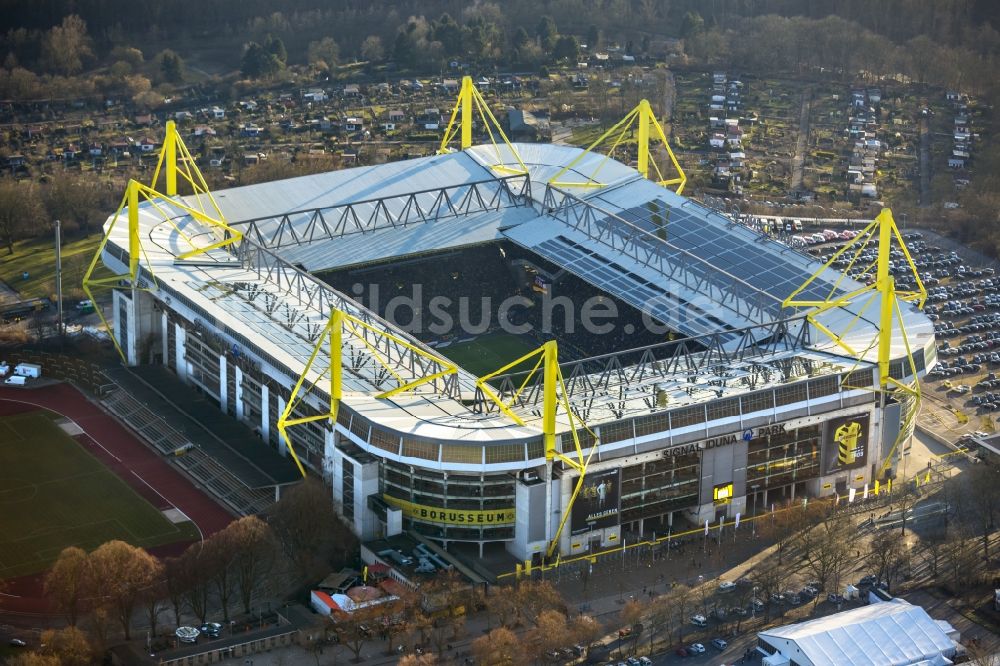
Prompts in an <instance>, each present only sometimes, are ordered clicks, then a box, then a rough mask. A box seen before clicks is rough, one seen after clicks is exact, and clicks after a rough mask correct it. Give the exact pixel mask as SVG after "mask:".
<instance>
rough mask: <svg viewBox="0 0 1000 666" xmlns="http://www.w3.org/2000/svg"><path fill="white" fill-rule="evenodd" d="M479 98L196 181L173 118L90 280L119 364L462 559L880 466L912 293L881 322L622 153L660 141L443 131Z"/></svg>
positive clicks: (876, 479)
mask: <svg viewBox="0 0 1000 666" xmlns="http://www.w3.org/2000/svg"><path fill="white" fill-rule="evenodd" d="M463 90H464V88H463ZM479 100H481V98H480V97H479V96H478V94H477V95H476V96H475V97H474V98H471V101H470V99H469V98H467V99H466V100H464V101H463V100H462V99H461V98H460V100H459V103H458V104H457V105H456V122H455V123H454V126H455V127H460V128H461V131H462V133H463V134H462V145H463V146H464V147H462V148H460V149H456V150H445V151H443V152H442V153H440V154H436V155H433V156H429V157H420V158H415V159H407V160H403V161H399V162H392V163H387V164H379V165H373V166H359V167H355V168H349V169H344V170H339V171H332V172H329V173H321V174H316V175H311V176H303V177H298V178H292V179H288V180H282V181H276V182H269V183H262V184H257V185H250V186H246V187H236V188H232V189H227V190H221V191H217V192H215V193H214V194H209V193H208V192H207V188H204V187H203V185H204V183H203V181H202V180H201V178H200V174H198V173H197V170H196V169H195V168H193V159H191V157H190V155H189V153H187V150H186V148H185V147H184V145H183V142H182V141H181V140H180V139H179V138H175V137H174V135H173V134H171V132H173V131H174V130H173V128H172V125H171V126H168V133H167V139H166V140H165V142H164V147H163V150H162V153H161V168H158V169H157V175H156V176H154V180H153V183H152V186H147V185H142V184H139V183H136V182H133V183H130V185H129V191H128V193H127V194H126V197H125V199H124V200H123V205H122V207H121V208H120V209H119V210H118V211H117V212H116V213H115V214H114V215H112V216H111V217H110V218H109V219H108V221H107V223H106V224H105V231H106V232H107V239H106V241H107V242H106V243H105V244H104V245H103V246H102V250H101V253H100V256H101V259H102V261H103V263H104V264H105V266H106V267H107V268H108V269H110V270H111V271H112V272H113V273H115V274H116V278H115V279H114V280H105V281H103V282H102V281H99V280H93V281H92V284H93V285H95V288H96V286H101V285H103V286H107V287H109V288H111V289H113V304H112V308H111V313H110V314H111V316H109V317H108V322H109V325H110V330H111V332H112V333H113V337H114V340H115V343H116V345H117V347H118V348H119V350H120V352H121V354H122V357H123V359H124V361H125V362H126V364H127V365H129V366H135V369H136V370H141V369H142V368H143V367H144V366H146V367H154V368H156V369H157V371H158V372H160V373H167V372H169V374H170V375H171V376H175V377H176V379H177V380H179V381H180V382H183V383H184V384H185V385H187V386H189V387H190V390H191V391H195V392H197V393H200V394H201V395H202V396H204V397H205V398H207V399H209V400H210V401H211V402H213V403H215V404H216V405H217V406H218V409H219V410H220V412H222V413H221V414H220V415H219V418H220V419H224V418H231V419H236V420H238V421H242V422H244V423H245V424H246V425H248V426H250V428H251V429H252V430H253V431H255V433H256V434H257V436H259V441H248V442H245V443H244V444H243V446H245V447H246V448H247V449H252V448H254V447H265V448H266V447H270V448H271V449H273V450H274V451H275V452H276V453H278V454H280V455H281V456H284V457H286V458H288V459H289V460H292V461H294V463H295V464H296V465H298V469H299V471H300V472H301V473H302V474H308V475H316V476H320V477H322V478H323V479H324V480H325V481H326V482H327V483H328V484H329V486H330V487H331V489H332V500H333V502H334V503H335V505H336V507H337V510H338V511H339V512H340V513H341V514H342V515H343V516H344V518H345V519H346V520H347V521H348V522H349V523H350V524H351V525H352V526H353V529H354V530H355V531H356V532H357V533H358V534H359V536H360V537H361V538H362V539H365V540H368V539H378V538H381V537H387V536H392V535H395V534H398V533H416V534H418V535H420V537H421V538H423V539H425V540H430V541H432V542H435V543H437V544H438V545H440V546H441V547H443V548H445V549H447V550H449V551H452V552H456V553H469V554H472V555H474V556H475V557H477V558H485V560H489V559H490V558H500V559H503V558H508V559H509V561H511V562H512V561H514V560H516V561H519V562H525V561H526V562H528V563H533V564H535V565H537V564H539V563H543V562H552V561H553V559H557V558H559V557H560V556H561V557H562V558H567V557H569V556H572V555H580V554H585V553H591V554H592V553H598V552H601V551H603V550H607V549H609V548H613V547H615V546H617V547H619V548H620V547H621V545H622V542H623V539H624V538H628V539H629V540H630V542H631V540H632V539H634V538H636V535H645V536H646V537H647V538H648V537H654V536H655V538H662V537H664V536H665V535H667V534H677V533H680V532H682V531H684V530H690V529H695V528H702V527H703V526H704V525H705V524H706V523H707V524H708V525H709V526H710V527H713V528H714V527H715V526H717V525H719V524H720V521H728V520H733V519H736V517H737V515H738V514H739V515H742V516H743V517H744V519H746V517H748V516H750V515H752V514H759V513H761V512H763V511H770V510H772V507H773V506H775V505H778V506H781V505H785V504H787V503H788V502H791V501H798V500H801V499H803V498H817V497H823V496H833V495H834V494H836V495H838V496H840V497H842V498H846V497H847V496H850V497H851V498H852V500H853V498H854V497H855V496H859V497H860V496H861V494H862V493H864V496H866V497H867V496H868V494H869V493H870V492H874V491H875V487H876V483H881V484H883V485H884V484H885V483H886V482H887V481H888V480H889V479H890V478H891V477H892V475H893V467H894V460H895V457H896V456H895V454H894V452H893V450H894V446H895V443H896V442H898V441H899V440H900V438H901V436H905V435H906V430H907V429H908V428H912V412H913V411H914V409H915V405H914V403H915V401H914V400H913V397H912V395H911V394H909V393H905V392H900V391H896V392H887V391H878V390H877V389H878V388H879V387H880V385H882V384H884V383H885V382H884V381H883V380H884V379H885V377H884V376H882V375H880V364H879V361H880V360H882V361H884V362H885V363H887V365H886V366H885V369H886V372H887V373H888V376H890V377H891V379H892V382H893V383H894V384H897V385H899V386H909V385H912V384H913V383H914V380H915V379H916V377H917V376H919V375H922V374H923V373H924V372H925V371H926V369H928V368H929V367H931V365H932V364H933V362H934V353H935V346H934V335H933V328H932V324H931V322H930V321H929V320H928V319H927V318H926V317H925V316H924V315H923V314H922V313H921V312H920V311H919V310H918V309H917V308H916V307H915V306H914V305H912V304H911V303H909V302H905V301H900V302H899V303H898V304H894V305H893V309H895V310H896V315H894V318H895V319H896V321H897V322H898V325H896V326H894V327H892V328H891V329H887V328H886V326H885V325H884V324H885V322H884V321H882V322H880V319H879V316H880V315H879V313H880V311H883V310H884V309H883V308H881V307H880V299H882V298H885V297H886V296H885V293H884V292H882V293H880V292H873V296H872V297H871V298H868V299H867V300H860V299H858V298H855V297H853V296H851V295H852V294H856V293H858V292H859V290H862V289H863V288H864V285H861V284H859V283H857V282H854V281H853V280H851V279H849V278H847V277H845V276H844V275H843V274H841V273H839V272H835V271H826V272H824V271H822V270H821V268H822V266H821V265H820V264H819V263H817V262H816V261H815V260H814V259H812V258H811V257H810V256H808V255H807V254H804V253H802V252H801V251H799V250H797V249H794V248H791V247H788V246H786V245H784V244H781V243H779V242H777V241H775V240H773V239H771V238H769V237H767V236H764V235H761V234H760V233H758V232H757V231H754V230H753V229H751V228H749V227H748V226H746V225H744V224H741V220H740V219H739V216H733V215H725V214H722V213H720V212H717V211H715V210H712V209H709V208H707V207H706V206H704V205H702V204H700V203H699V202H697V201H695V200H693V199H689V198H686V197H684V196H682V195H679V194H677V193H675V191H673V190H672V189H671V188H670V187H669V186H667V185H664V184H661V183H663V182H667V181H663V180H662V179H660V180H659V182H658V181H657V180H654V179H650V178H648V177H646V176H644V173H646V174H648V173H650V169H649V167H648V163H649V162H648V160H652V159H654V158H655V157H657V156H659V157H662V155H663V153H662V152H657V151H662V150H663V148H662V147H656V148H654V149H650V150H648V151H647V150H646V148H645V146H644V145H642V144H640V146H639V148H638V152H639V155H638V159H636V147H635V145H634V144H633V145H630V146H625V147H624V148H623V147H621V146H619V147H618V148H617V149H616V153H615V154H617V155H631V156H632V157H631V158H629V157H621V160H618V159H613V158H611V157H607V156H605V155H602V154H599V153H598V152H596V150H595V151H589V150H583V149H581V148H576V147H571V146H565V145H550V144H530V143H507V142H505V140H503V138H502V137H501V136H499V133H500V128H499V127H490V125H489V123H488V122H486V123H484V122H480V123H478V124H476V125H475V126H470V127H469V128H468V132H466V127H465V125H466V123H468V122H469V120H470V118H471V117H472V115H471V114H468V113H467V108H466V107H465V106H464V104H468V105H469V106H470V107H471V106H472V105H473V104H478V103H479ZM647 108H648V105H647ZM475 117H476V118H477V119H478V118H480V116H478V115H477V116H475ZM483 117H485V116H483ZM491 119H492V116H490V117H489V118H488V119H487V120H491ZM639 122H640V127H639V132H638V133H639V138H640V142H641V141H644V140H648V137H649V135H650V133H651V130H650V123H652V124H653V125H654V126H655V119H648V118H646V119H643V118H640V119H639ZM643 122H645V123H646V125H645V128H643V127H642V123H643ZM655 127H658V126H655ZM449 129H451V128H449ZM456 131H457V130H456ZM643 132H645V135H643ZM491 139H495V140H491ZM446 142H447V137H446ZM671 157H672V154H671ZM625 162H633V163H636V165H637V166H638V167H640V168H639V169H637V168H636V166H632V165H630V164H626V163H625ZM171 181H173V182H171ZM673 182H674V183H676V182H677V181H676V180H675V181H673ZM164 183H165V184H164ZM157 188H159V189H157ZM184 190H187V193H183V191H184ZM810 278H812V279H810ZM98 283H100V284H98ZM803 285H804V288H803V289H800V287H803ZM793 293H797V298H798V299H799V300H800V302H815V303H820V302H823V303H826V304H827V305H826V306H823V307H813V308H811V309H810V308H803V307H795V306H790V305H788V299H789V297H790V296H791V295H792V294H793ZM880 331H885V334H884V335H880ZM880 353H881V356H880ZM224 414H225V415H228V416H224ZM629 535H631V536H629ZM485 560H484V561H485Z"/></svg>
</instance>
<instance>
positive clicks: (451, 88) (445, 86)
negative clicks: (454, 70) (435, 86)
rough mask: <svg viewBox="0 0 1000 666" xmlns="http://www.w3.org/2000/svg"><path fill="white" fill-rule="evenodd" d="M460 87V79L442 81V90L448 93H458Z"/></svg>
mask: <svg viewBox="0 0 1000 666" xmlns="http://www.w3.org/2000/svg"><path fill="white" fill-rule="evenodd" d="M458 88H459V86H458V81H457V80H456V79H445V80H444V81H442V82H441V90H443V91H444V93H445V94H446V95H455V94H457V93H458Z"/></svg>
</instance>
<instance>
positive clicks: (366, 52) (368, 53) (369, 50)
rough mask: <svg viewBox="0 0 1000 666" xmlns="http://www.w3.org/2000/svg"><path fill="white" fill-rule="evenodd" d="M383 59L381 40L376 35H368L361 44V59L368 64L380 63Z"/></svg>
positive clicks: (383, 51) (383, 50)
mask: <svg viewBox="0 0 1000 666" xmlns="http://www.w3.org/2000/svg"><path fill="white" fill-rule="evenodd" d="M384 57H385V49H384V48H383V47H382V38H381V37H379V36H378V35H368V36H367V37H365V41H363V42H361V58H362V59H364V60H367V61H368V62H380V61H381V60H382V58H384Z"/></svg>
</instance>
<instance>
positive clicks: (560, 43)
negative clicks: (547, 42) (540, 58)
mask: <svg viewBox="0 0 1000 666" xmlns="http://www.w3.org/2000/svg"><path fill="white" fill-rule="evenodd" d="M579 56H580V43H579V42H578V41H577V40H576V37H574V36H573V35H560V36H559V39H557V40H556V43H555V46H554V47H553V48H552V59H553V60H567V61H569V62H576V61H577V59H578V58H579Z"/></svg>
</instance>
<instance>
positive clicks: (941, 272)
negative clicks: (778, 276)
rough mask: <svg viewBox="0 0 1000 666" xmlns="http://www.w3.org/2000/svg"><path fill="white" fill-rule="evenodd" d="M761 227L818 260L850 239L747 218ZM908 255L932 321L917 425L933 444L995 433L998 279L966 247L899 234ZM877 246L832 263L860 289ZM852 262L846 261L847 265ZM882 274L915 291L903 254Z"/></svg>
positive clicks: (841, 231) (992, 266)
mask: <svg viewBox="0 0 1000 666" xmlns="http://www.w3.org/2000/svg"><path fill="white" fill-rule="evenodd" d="M752 224H753V225H754V226H758V227H760V226H761V225H762V224H769V227H770V229H769V231H770V232H771V233H772V235H774V236H775V238H776V239H777V240H779V241H781V242H784V243H786V244H788V245H790V246H792V247H796V248H798V249H800V250H802V251H804V252H807V253H809V254H810V255H811V256H813V257H815V258H816V259H817V260H818V261H821V262H824V263H825V262H827V261H830V260H831V259H833V255H834V254H835V253H836V251H837V250H838V249H840V248H841V247H843V246H844V244H845V243H848V242H850V240H851V239H852V238H854V237H855V236H856V234H857V231H856V230H855V229H845V228H842V227H836V226H834V227H832V228H822V229H819V228H816V227H813V226H807V227H806V228H805V229H800V228H799V225H797V224H795V221H793V220H791V219H788V220H785V221H781V222H779V221H777V220H754V221H753V222H752ZM902 235H903V238H904V240H905V242H906V245H907V249H908V251H909V253H910V256H911V257H912V258H913V262H914V265H915V266H916V269H917V273H918V275H919V276H920V280H921V282H922V283H923V284H924V287H925V288H926V289H927V293H928V296H927V302H926V305H925V307H924V312H925V313H926V314H927V316H928V318H929V319H931V321H932V322H933V323H934V328H935V332H936V337H937V350H938V361H937V365H936V367H935V368H934V369H933V370H931V371H930V372H929V373H928V374H927V376H926V377H925V379H924V380H923V382H922V384H921V386H922V388H923V398H924V400H923V404H922V407H921V411H920V415H919V417H918V423H919V424H920V425H921V426H923V427H925V428H927V429H928V430H930V431H932V432H933V433H934V434H935V435H937V436H939V437H940V438H941V439H943V440H945V441H948V442H951V443H956V442H957V441H958V440H959V439H960V438H964V439H968V437H969V436H971V435H973V434H975V433H987V434H989V433H992V432H994V431H996V430H997V417H998V416H1000V275H998V273H997V270H998V267H997V265H996V263H995V262H994V261H993V260H992V259H989V258H987V257H985V256H983V255H981V254H979V253H977V252H975V251H974V250H971V249H969V248H967V247H964V246H962V245H961V244H959V243H957V242H955V241H953V240H951V239H948V238H944V237H941V236H939V235H938V234H935V233H933V232H929V231H909V232H904V233H903V234H902ZM877 255H878V252H877V248H876V247H874V246H873V245H869V246H868V247H865V248H864V249H862V250H861V251H860V252H859V253H857V257H856V258H854V257H855V253H854V252H846V253H844V255H842V256H841V257H838V258H837V259H836V260H835V261H834V262H833V265H834V266H835V267H837V268H839V269H841V270H844V271H846V273H847V275H848V276H849V277H851V278H853V279H855V280H857V281H859V282H861V283H863V284H869V285H870V284H873V283H874V281H875V262H876V260H877ZM852 258H853V259H854V260H853V262H852ZM889 271H890V273H891V274H892V275H893V276H894V277H895V278H896V289H897V290H899V291H915V290H916V289H917V284H916V280H915V279H914V278H913V275H912V271H911V269H910V267H909V264H908V262H907V261H906V257H905V256H904V255H903V252H902V251H901V250H900V249H898V248H894V249H893V250H892V252H891V255H890V268H889Z"/></svg>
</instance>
